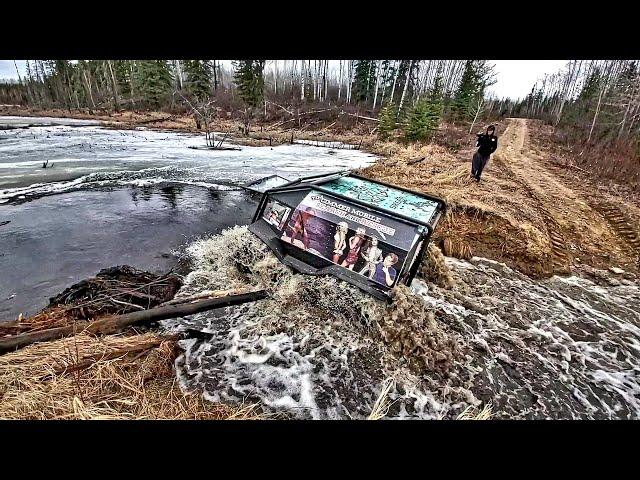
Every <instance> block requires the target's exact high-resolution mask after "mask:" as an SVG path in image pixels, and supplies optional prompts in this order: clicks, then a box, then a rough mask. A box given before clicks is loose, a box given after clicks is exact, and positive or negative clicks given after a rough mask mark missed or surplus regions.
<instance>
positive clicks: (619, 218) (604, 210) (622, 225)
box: [589, 202, 640, 260]
mask: <svg viewBox="0 0 640 480" xmlns="http://www.w3.org/2000/svg"><path fill="white" fill-rule="evenodd" d="M589 205H590V206H591V208H593V209H594V210H596V211H597V212H599V213H600V214H601V215H602V216H603V217H604V218H605V220H607V222H608V223H609V225H611V228H612V229H613V230H614V231H615V232H616V233H617V234H618V236H620V237H622V238H623V239H624V240H625V241H626V242H627V243H628V244H629V246H631V248H633V250H634V251H635V253H636V254H637V255H638V259H639V260H640V235H639V234H638V232H637V230H636V228H635V227H634V225H633V222H632V221H631V220H630V219H629V217H627V216H626V215H625V214H624V213H623V212H622V210H620V209H619V208H618V207H616V206H615V205H612V204H611V203H606V202H590V203H589Z"/></svg>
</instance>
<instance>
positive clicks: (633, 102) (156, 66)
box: [0, 60, 640, 177]
mask: <svg viewBox="0 0 640 480" xmlns="http://www.w3.org/2000/svg"><path fill="white" fill-rule="evenodd" d="M330 63H331V65H330ZM493 68H494V67H493V64H492V63H491V62H489V61H485V60H341V61H332V62H329V61H327V60H268V61H265V60H236V61H232V62H231V64H230V65H229V62H224V63H221V61H219V60H79V61H69V60H30V61H27V62H26V73H22V74H20V72H18V75H19V79H18V81H3V82H1V83H0V104H10V105H25V106H30V107H34V108H39V109H49V108H64V109H67V110H69V111H70V112H73V111H74V110H75V111H77V110H85V111H87V110H88V111H89V113H92V112H94V111H98V110H99V111H108V112H114V111H120V110H136V111H143V110H161V111H167V112H172V113H190V114H193V116H194V117H195V119H196V122H197V125H198V127H199V128H200V126H201V124H204V125H205V128H208V124H209V122H211V121H212V120H214V119H215V118H219V117H221V116H224V117H225V118H235V119H242V120H243V123H244V126H245V127H244V128H245V132H246V133H248V132H249V130H250V128H251V125H252V124H255V123H270V124H271V125H278V126H280V125H282V126H284V127H290V126H293V125H294V124H296V122H297V126H298V127H300V125H301V119H304V122H305V123H306V124H307V125H308V124H310V123H313V121H314V120H315V121H318V122H320V121H322V122H323V124H324V125H331V124H334V123H338V125H347V124H348V120H349V119H353V118H354V117H355V118H356V119H360V118H362V119H365V120H370V121H372V122H374V123H372V125H374V128H372V129H371V132H372V133H377V134H378V135H379V136H380V137H381V138H386V137H388V136H390V135H393V136H395V138H400V139H404V140H406V141H425V140H426V141H429V140H431V139H432V138H433V136H434V134H435V133H436V132H438V131H439V130H442V128H443V126H444V125H451V124H454V125H458V126H464V128H465V129H467V127H468V132H469V133H471V132H472V131H473V130H474V128H477V127H476V125H477V124H478V123H479V122H484V121H488V120H495V119H500V118H503V117H506V116H520V117H527V118H535V119H540V120H542V121H543V122H544V124H546V125H547V126H549V127H550V128H551V131H552V135H554V136H555V139H556V140H557V144H558V145H560V146H561V147H562V148H564V149H565V150H566V152H568V153H569V154H570V155H573V156H575V157H577V158H578V159H579V161H580V164H581V165H582V166H583V167H584V168H587V167H590V168H591V169H595V170H598V171H599V172H600V173H603V174H608V175H612V176H618V177H620V176H621V175H622V176H624V175H629V174H631V175H636V176H637V174H638V170H640V169H639V168H638V163H639V162H640V121H639V119H640V68H638V63H637V62H636V61H629V60H600V61H587V60H574V61H570V62H567V64H566V66H565V67H564V69H563V70H562V71H559V72H558V73H556V74H553V75H547V76H545V77H544V78H542V79H540V80H539V81H538V82H537V83H536V84H535V85H534V86H533V88H532V90H531V93H530V94H529V95H527V97H526V98H524V99H522V100H519V101H513V100H511V99H500V100H499V99H496V98H492V97H490V96H488V95H487V87H488V86H490V85H492V84H493V83H494V82H495V79H494V78H495V73H494V70H493ZM16 70H18V68H17V65H16ZM312 119H314V120H312Z"/></svg>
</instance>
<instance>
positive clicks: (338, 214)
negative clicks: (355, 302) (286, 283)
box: [249, 171, 446, 299]
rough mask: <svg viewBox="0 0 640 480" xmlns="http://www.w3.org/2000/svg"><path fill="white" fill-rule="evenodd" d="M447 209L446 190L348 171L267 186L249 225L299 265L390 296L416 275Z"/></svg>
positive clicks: (288, 260)
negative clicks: (442, 194) (442, 193)
mask: <svg viewBox="0 0 640 480" xmlns="http://www.w3.org/2000/svg"><path fill="white" fill-rule="evenodd" d="M445 210H446V205H445V202H444V201H443V200H441V199H439V198H436V197H431V196H428V195H424V194H422V193H418V192H414V191H411V190H407V189H404V188H401V187H396V186H393V185H388V184H385V183H382V182H378V181H375V180H371V179H368V178H365V177H361V176H359V175H356V174H353V173H352V172H350V171H341V172H335V173H329V174H322V175H315V176H310V177H304V178H300V179H297V180H294V181H291V182H287V183H284V184H281V185H278V186H276V187H275V188H269V189H267V190H264V191H263V193H262V198H261V200H260V203H259V205H258V209H257V210H256V213H255V215H254V218H253V221H252V224H251V225H250V226H249V230H250V231H251V232H253V233H254V234H255V235H257V236H258V238H260V239H261V240H262V241H263V242H264V243H265V244H266V245H267V246H268V247H269V248H270V249H271V250H272V251H273V252H274V254H275V255H276V256H277V257H278V259H280V261H282V262H283V263H284V264H285V265H288V266H290V267H292V268H293V269H294V270H296V271H298V272H301V273H306V274H310V275H333V276H335V277H337V278H340V279H342V280H344V281H346V282H349V283H351V284H353V285H355V286H357V287H359V288H361V289H362V290H364V291H366V292H368V293H370V294H372V295H374V296H375V297H377V298H380V299H389V298H390V296H389V293H390V291H391V289H392V288H393V287H394V286H395V285H397V284H398V283H404V284H406V285H409V284H410V283H411V281H412V280H413V278H414V277H415V274H416V272H417V271H418V268H419V266H420V262H421V260H422V257H423V255H424V253H425V251H426V249H427V245H428V243H429V239H430V237H431V235H432V233H433V230H434V228H435V227H436V225H437V223H438V221H439V220H440V218H441V217H442V215H443V214H444V212H445Z"/></svg>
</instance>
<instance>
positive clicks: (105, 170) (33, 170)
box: [0, 117, 373, 321]
mask: <svg viewBox="0 0 640 480" xmlns="http://www.w3.org/2000/svg"><path fill="white" fill-rule="evenodd" d="M0 127H4V128H5V129H0V321H2V320H7V319H11V318H15V317H16V316H17V315H18V314H19V313H23V314H33V313H35V312H36V311H37V310H39V309H40V308H42V307H43V306H45V305H46V304H47V301H48V298H49V297H51V296H53V295H54V294H56V293H59V292H60V291H62V290H63V289H64V288H66V287H68V286H69V285H70V284H72V283H74V282H77V281H79V280H82V279H83V278H86V277H89V276H92V275H95V274H96V273H97V272H98V271H99V270H100V269H102V268H106V267H110V266H113V265H119V264H128V265H131V266H134V267H137V268H142V269H146V270H152V271H164V270H166V269H168V268H171V267H172V266H173V265H174V264H175V263H176V261H177V260H176V257H175V256H174V255H173V252H174V251H176V250H179V249H180V248H181V247H182V246H183V245H186V244H188V243H189V242H190V241H192V240H193V239H194V238H196V237H198V236H200V235H204V234H215V233H218V232H220V230H221V229H222V228H225V227H229V226H233V225H243V224H246V223H248V222H249V221H250V220H251V217H252V214H253V211H254V209H255V207H256V203H255V202H256V200H255V199H254V198H251V197H249V196H248V195H246V194H245V193H244V192H243V191H242V190H241V189H239V188H238V185H239V184H241V183H244V182H247V181H249V180H254V179H256V178H261V177H264V176H267V175H272V174H278V175H281V176H284V177H286V178H291V179H294V178H297V177H299V176H303V175H310V174H314V173H321V172H329V171H335V170H340V169H347V168H357V167H360V166H364V165H366V164H368V163H370V162H371V161H372V159H373V157H372V156H370V155H367V154H365V153H363V152H359V151H347V150H332V149H330V148H319V147H310V146H304V145H282V146H279V147H273V148H269V147H265V148H260V147H242V150H240V151H219V152H212V151H206V150H198V149H193V148H189V147H194V146H202V145H204V143H205V142H204V137H203V136H202V135H192V134H180V133H172V132H156V131H150V130H144V129H141V130H127V131H124V130H122V131H120V130H111V129H106V128H101V127H100V126H96V125H94V124H93V122H85V121H74V120H68V119H46V118H42V119H40V118H21V117H0ZM44 162H48V164H47V165H48V168H46V169H44V168H42V164H43V163H44Z"/></svg>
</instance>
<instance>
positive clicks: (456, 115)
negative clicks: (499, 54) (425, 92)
mask: <svg viewBox="0 0 640 480" xmlns="http://www.w3.org/2000/svg"><path fill="white" fill-rule="evenodd" d="M493 83H495V80H494V72H493V66H491V65H490V64H489V63H488V62H487V61H486V60H467V61H466V63H465V65H464V71H463V72H462V78H461V80H460V84H459V85H458V88H457V89H456V92H455V95H454V98H453V104H452V108H451V110H452V116H453V119H454V120H468V119H469V117H470V116H472V113H471V112H472V107H473V105H474V102H477V101H478V96H481V95H484V91H485V88H486V87H488V86H489V85H492V84H493Z"/></svg>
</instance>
